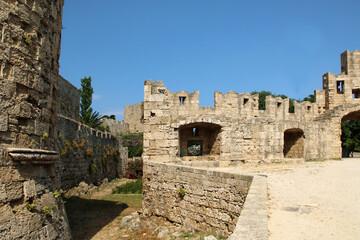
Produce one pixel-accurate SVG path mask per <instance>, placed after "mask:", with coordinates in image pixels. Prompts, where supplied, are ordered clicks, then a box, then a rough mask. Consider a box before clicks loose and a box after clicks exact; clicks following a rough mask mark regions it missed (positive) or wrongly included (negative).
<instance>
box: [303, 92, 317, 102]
mask: <svg viewBox="0 0 360 240" xmlns="http://www.w3.org/2000/svg"><path fill="white" fill-rule="evenodd" d="M305 101H309V102H311V103H314V102H315V95H314V94H309V96H307V97H304V99H303V100H302V102H305Z"/></svg>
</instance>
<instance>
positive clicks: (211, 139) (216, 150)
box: [179, 123, 221, 157]
mask: <svg viewBox="0 0 360 240" xmlns="http://www.w3.org/2000/svg"><path fill="white" fill-rule="evenodd" d="M220 129H221V127H220V126H219V125H217V124H212V123H192V124H188V125H184V126H181V127H180V128H179V137H180V138H179V155H180V157H199V156H216V155H220V137H219V133H220Z"/></svg>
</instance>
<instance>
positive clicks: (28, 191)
mask: <svg viewBox="0 0 360 240" xmlns="http://www.w3.org/2000/svg"><path fill="white" fill-rule="evenodd" d="M35 195H36V186H35V181H34V180H29V181H26V182H24V197H25V200H27V199H29V198H32V197H34V196H35Z"/></svg>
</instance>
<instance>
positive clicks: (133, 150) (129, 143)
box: [121, 133, 143, 158]
mask: <svg viewBox="0 0 360 240" xmlns="http://www.w3.org/2000/svg"><path fill="white" fill-rule="evenodd" d="M121 138H122V143H123V146H124V147H127V148H128V157H129V158H132V157H141V154H142V152H143V133H128V134H122V135H121Z"/></svg>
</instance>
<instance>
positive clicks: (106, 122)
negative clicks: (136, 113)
mask: <svg viewBox="0 0 360 240" xmlns="http://www.w3.org/2000/svg"><path fill="white" fill-rule="evenodd" d="M101 121H102V124H103V126H104V127H107V126H109V132H110V133H111V134H112V135H114V136H119V135H120V134H123V133H128V132H129V124H128V123H126V122H125V121H118V120H114V119H107V118H103V119H101Z"/></svg>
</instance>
